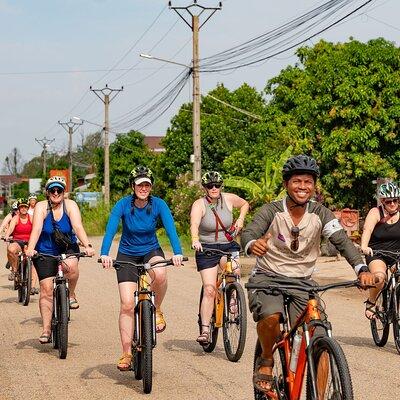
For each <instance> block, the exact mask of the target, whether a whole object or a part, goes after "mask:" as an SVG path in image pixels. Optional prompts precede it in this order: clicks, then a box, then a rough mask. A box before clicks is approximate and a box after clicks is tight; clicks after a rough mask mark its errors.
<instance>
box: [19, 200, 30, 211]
mask: <svg viewBox="0 0 400 400" xmlns="http://www.w3.org/2000/svg"><path fill="white" fill-rule="evenodd" d="M22 206H24V207H28V208H29V204H28V200H26V199H18V200H17V207H18V209H19V208H20V207H22Z"/></svg>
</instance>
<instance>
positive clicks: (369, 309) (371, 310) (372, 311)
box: [364, 299, 376, 321]
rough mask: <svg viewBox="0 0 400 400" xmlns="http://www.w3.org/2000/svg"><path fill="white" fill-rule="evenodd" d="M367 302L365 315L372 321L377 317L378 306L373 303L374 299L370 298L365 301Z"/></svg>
mask: <svg viewBox="0 0 400 400" xmlns="http://www.w3.org/2000/svg"><path fill="white" fill-rule="evenodd" d="M364 303H365V313H364V314H365V317H366V318H367V319H369V320H370V321H371V320H373V319H375V315H376V308H375V305H376V304H375V303H373V302H372V301H370V300H369V299H367V300H365V301H364Z"/></svg>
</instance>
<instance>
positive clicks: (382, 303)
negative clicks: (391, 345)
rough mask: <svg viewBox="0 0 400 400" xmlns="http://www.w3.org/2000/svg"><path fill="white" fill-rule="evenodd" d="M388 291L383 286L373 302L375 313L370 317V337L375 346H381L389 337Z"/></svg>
mask: <svg viewBox="0 0 400 400" xmlns="http://www.w3.org/2000/svg"><path fill="white" fill-rule="evenodd" d="M388 297H389V292H388V289H387V288H386V287H385V288H384V289H382V290H381V292H380V293H379V295H378V297H377V298H376V302H375V310H376V312H375V315H374V317H373V319H371V321H370V324H371V333H372V338H373V339H374V342H375V344H376V345H377V346H379V347H383V346H384V345H385V344H386V343H387V341H388V337H389V318H388V308H389V302H388Z"/></svg>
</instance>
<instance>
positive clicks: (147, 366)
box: [141, 300, 154, 393]
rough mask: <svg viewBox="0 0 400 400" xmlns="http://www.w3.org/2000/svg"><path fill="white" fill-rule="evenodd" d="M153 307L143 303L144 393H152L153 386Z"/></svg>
mask: <svg viewBox="0 0 400 400" xmlns="http://www.w3.org/2000/svg"><path fill="white" fill-rule="evenodd" d="M153 312H154V310H153V305H152V304H151V302H150V301H149V300H143V301H142V351H141V356H142V360H141V363H142V375H143V377H142V379H143V391H144V392H145V393H150V392H151V389H152V386H153V319H154V318H153Z"/></svg>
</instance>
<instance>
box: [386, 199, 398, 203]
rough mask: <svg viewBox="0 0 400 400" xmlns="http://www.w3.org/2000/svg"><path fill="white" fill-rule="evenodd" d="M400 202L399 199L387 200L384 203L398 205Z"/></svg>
mask: <svg viewBox="0 0 400 400" xmlns="http://www.w3.org/2000/svg"><path fill="white" fill-rule="evenodd" d="M398 202H399V199H387V200H384V201H383V204H392V203H393V204H397V203H398Z"/></svg>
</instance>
